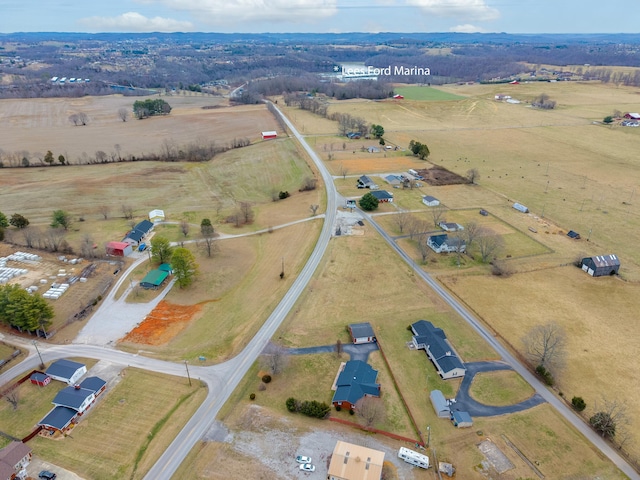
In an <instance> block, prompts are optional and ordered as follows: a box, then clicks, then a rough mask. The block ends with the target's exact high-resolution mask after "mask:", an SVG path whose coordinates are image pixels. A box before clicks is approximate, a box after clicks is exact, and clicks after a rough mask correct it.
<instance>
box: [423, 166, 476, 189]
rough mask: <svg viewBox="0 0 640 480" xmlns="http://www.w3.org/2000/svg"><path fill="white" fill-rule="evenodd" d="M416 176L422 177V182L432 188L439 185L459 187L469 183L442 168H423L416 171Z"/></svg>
mask: <svg viewBox="0 0 640 480" xmlns="http://www.w3.org/2000/svg"><path fill="white" fill-rule="evenodd" d="M417 172H418V174H419V175H421V176H422V177H423V179H424V180H423V181H424V182H425V183H427V184H429V185H431V186H433V187H437V186H441V185H461V184H466V183H469V181H468V180H467V179H466V178H464V177H462V176H460V175H458V174H457V173H453V172H450V171H449V170H447V169H446V168H444V167H441V166H439V165H434V166H433V167H431V168H424V169H421V170H417Z"/></svg>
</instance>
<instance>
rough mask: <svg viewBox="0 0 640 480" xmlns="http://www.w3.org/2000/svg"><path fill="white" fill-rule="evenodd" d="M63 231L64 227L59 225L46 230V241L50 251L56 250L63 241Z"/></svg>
mask: <svg viewBox="0 0 640 480" xmlns="http://www.w3.org/2000/svg"><path fill="white" fill-rule="evenodd" d="M65 233H66V232H65V230H64V228H61V227H57V228H49V229H48V230H47V231H46V235H45V237H46V242H47V246H48V247H49V248H50V249H51V251H53V252H57V251H58V250H59V249H60V247H61V245H62V242H64V236H65Z"/></svg>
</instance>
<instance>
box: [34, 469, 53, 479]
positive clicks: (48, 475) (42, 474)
mask: <svg viewBox="0 0 640 480" xmlns="http://www.w3.org/2000/svg"><path fill="white" fill-rule="evenodd" d="M57 476H58V475H56V474H55V473H53V472H50V471H49V470H42V471H41V472H40V473H39V474H38V478H42V479H43V480H55V478H56V477H57Z"/></svg>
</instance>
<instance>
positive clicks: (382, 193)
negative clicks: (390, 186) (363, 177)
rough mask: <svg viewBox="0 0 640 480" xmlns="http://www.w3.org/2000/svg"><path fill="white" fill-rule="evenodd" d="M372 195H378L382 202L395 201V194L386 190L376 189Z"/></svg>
mask: <svg viewBox="0 0 640 480" xmlns="http://www.w3.org/2000/svg"><path fill="white" fill-rule="evenodd" d="M371 195H373V196H374V197H376V198H377V199H378V202H380V203H393V194H392V193H389V192H387V191H386V190H374V191H373V192H371Z"/></svg>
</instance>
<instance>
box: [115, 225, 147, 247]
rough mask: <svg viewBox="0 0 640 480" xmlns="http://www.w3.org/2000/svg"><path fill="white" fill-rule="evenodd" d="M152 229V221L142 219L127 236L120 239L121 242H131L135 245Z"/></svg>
mask: <svg viewBox="0 0 640 480" xmlns="http://www.w3.org/2000/svg"><path fill="white" fill-rule="evenodd" d="M151 230H153V223H151V222H150V221H149V220H142V221H141V222H140V223H138V224H137V225H136V226H135V227H133V230H131V231H130V232H129V233H128V234H127V236H126V237H125V238H124V239H123V240H122V241H123V242H127V243H132V244H134V245H137V244H138V243H140V242H141V241H142V239H143V238H145V237H146V236H147V235H149V233H150V232H151Z"/></svg>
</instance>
